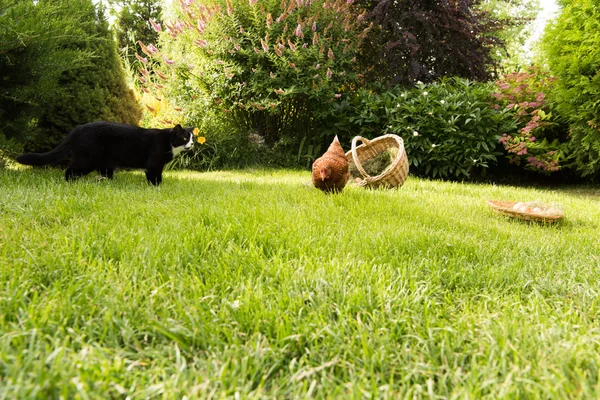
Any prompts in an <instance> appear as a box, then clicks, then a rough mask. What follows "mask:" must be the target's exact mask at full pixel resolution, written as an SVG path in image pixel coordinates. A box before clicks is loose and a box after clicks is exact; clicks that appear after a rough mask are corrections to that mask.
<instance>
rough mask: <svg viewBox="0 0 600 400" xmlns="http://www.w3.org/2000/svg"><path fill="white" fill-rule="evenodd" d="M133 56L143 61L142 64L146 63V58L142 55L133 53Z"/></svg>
mask: <svg viewBox="0 0 600 400" xmlns="http://www.w3.org/2000/svg"><path fill="white" fill-rule="evenodd" d="M135 57H136V58H137V59H138V60H140V61H141V62H143V63H144V64H148V59H147V58H144V57H142V56H140V55H139V54H137V53H135Z"/></svg>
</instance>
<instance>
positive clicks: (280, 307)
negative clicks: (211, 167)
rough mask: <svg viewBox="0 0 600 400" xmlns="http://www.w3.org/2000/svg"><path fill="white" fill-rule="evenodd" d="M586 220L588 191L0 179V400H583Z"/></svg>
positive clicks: (587, 346)
mask: <svg viewBox="0 0 600 400" xmlns="http://www.w3.org/2000/svg"><path fill="white" fill-rule="evenodd" d="M488 199H498V200H520V201H531V200H540V201H544V202H548V203H554V204H560V205H561V206H562V208H563V209H564V211H565V214H566V219H565V220H564V222H563V223H561V224H558V225H556V226H543V225H539V224H527V223H521V222H518V221H513V220H509V219H506V218H504V217H499V216H496V215H493V214H492V213H491V211H490V209H489V207H488V206H487V204H486V200H488ZM599 205H600V188H598V187H584V188H581V187H579V188H561V189H534V188H515V187H509V186H494V185H476V184H461V183H448V182H439V181H427V180H421V179H417V178H414V177H410V178H409V180H408V181H407V182H406V184H405V185H404V187H403V188H402V189H400V190H398V191H367V190H363V189H360V188H357V187H349V188H348V189H347V190H345V191H344V192H343V193H341V194H339V195H329V196H327V195H324V194H322V193H321V192H319V191H317V190H315V189H313V188H312V186H311V185H310V173H309V172H294V171H276V172H274V171H243V172H211V173H196V172H170V173H167V174H166V176H165V179H164V181H163V184H162V186H160V187H158V188H156V187H152V186H149V185H147V184H146V182H145V178H144V176H143V175H142V174H139V173H119V174H117V175H116V176H115V179H114V180H113V181H100V182H98V181H96V180H95V179H94V177H93V176H90V177H87V178H84V179H82V180H81V181H78V182H75V183H70V184H69V183H66V182H65V181H64V179H63V174H62V171H58V170H41V171H37V170H31V169H28V170H22V171H0V397H1V398H9V399H16V398H27V399H29V398H58V397H63V398H82V399H88V398H89V399H96V398H98V399H99V398H130V399H145V398H165V399H175V398H188V399H191V398H224V397H232V398H264V397H272V398H304V397H314V398H357V399H358V398H369V397H378V398H401V397H411V398H412V397H417V398H421V397H422V398H460V399H464V398H493V399H496V398H597V397H598V396H600V390H599V379H600V378H599V371H598V368H599V365H600V325H599V323H600V322H599V320H598V318H599V313H600V300H599V297H598V295H599V289H600V279H599V277H600V236H599V233H598V232H600V229H599V228H600V227H599V225H600V208H599Z"/></svg>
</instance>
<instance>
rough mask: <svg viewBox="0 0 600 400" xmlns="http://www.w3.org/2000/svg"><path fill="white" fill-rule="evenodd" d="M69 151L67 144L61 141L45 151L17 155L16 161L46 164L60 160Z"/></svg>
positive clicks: (26, 163) (29, 163)
mask: <svg viewBox="0 0 600 400" xmlns="http://www.w3.org/2000/svg"><path fill="white" fill-rule="evenodd" d="M68 153H69V146H68V145H67V143H66V141H63V142H62V143H60V144H59V145H58V146H56V147H55V148H53V149H52V150H50V151H48V152H46V153H25V154H21V155H20V156H18V157H17V161H18V162H19V163H21V164H25V165H47V164H52V163H56V162H59V161H62V160H63V159H64V158H65V157H66V156H67V155H68Z"/></svg>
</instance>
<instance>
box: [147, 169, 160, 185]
mask: <svg viewBox="0 0 600 400" xmlns="http://www.w3.org/2000/svg"><path fill="white" fill-rule="evenodd" d="M146 179H148V182H150V183H151V184H153V185H155V186H158V185H160V183H161V182H162V169H156V168H148V169H147V170H146Z"/></svg>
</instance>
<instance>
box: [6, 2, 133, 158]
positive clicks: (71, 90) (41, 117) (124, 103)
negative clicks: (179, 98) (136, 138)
mask: <svg viewBox="0 0 600 400" xmlns="http://www.w3.org/2000/svg"><path fill="white" fill-rule="evenodd" d="M4 7H6V8H4ZM0 9H3V10H6V12H0V34H1V36H2V39H3V40H0V70H2V72H3V76H2V78H1V80H2V84H1V85H0V132H1V133H3V134H4V135H5V136H6V137H7V138H8V139H12V140H14V141H17V142H18V143H22V144H24V145H25V149H26V150H48V149H50V148H52V147H54V146H55V145H56V144H57V143H58V142H59V141H60V140H62V139H63V138H64V136H65V135H66V134H67V133H68V132H69V131H70V130H71V129H72V128H73V127H74V126H76V125H78V124H82V123H86V122H91V121H94V120H100V119H105V120H110V121H117V122H129V123H136V122H138V121H139V119H140V117H141V110H140V107H139V105H138V104H137V101H136V99H135V95H134V93H133V91H132V90H131V89H130V88H129V87H128V86H127V84H126V79H125V73H124V71H123V67H122V65H121V60H120V58H119V56H118V54H117V51H116V46H115V42H114V40H113V37H112V33H111V32H110V30H109V28H108V22H107V21H106V18H105V16H104V12H103V10H102V9H98V8H96V6H95V5H94V3H93V2H92V1H91V0H64V1H61V2H55V1H49V0H40V1H38V2H31V1H20V2H19V1H16V2H15V1H14V0H0ZM40 21H43V23H41V22H40Z"/></svg>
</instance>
